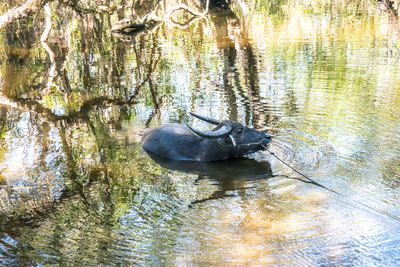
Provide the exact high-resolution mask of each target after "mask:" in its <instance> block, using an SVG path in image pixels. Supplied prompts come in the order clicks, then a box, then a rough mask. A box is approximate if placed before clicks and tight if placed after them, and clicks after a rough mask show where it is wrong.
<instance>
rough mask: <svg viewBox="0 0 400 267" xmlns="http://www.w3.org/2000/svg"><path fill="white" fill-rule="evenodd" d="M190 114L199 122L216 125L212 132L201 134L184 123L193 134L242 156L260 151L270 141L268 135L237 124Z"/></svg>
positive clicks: (201, 132)
mask: <svg viewBox="0 0 400 267" xmlns="http://www.w3.org/2000/svg"><path fill="white" fill-rule="evenodd" d="M190 114H191V115H192V116H194V117H196V118H198V119H200V120H203V121H206V122H208V123H211V124H214V125H217V127H215V128H214V129H213V130H212V131H210V132H203V131H200V130H197V129H195V128H193V127H192V126H190V125H189V124H187V123H186V122H184V123H185V125H186V126H187V127H188V128H189V129H190V130H191V131H192V132H193V133H195V134H196V135H198V136H201V137H204V138H208V139H215V140H216V141H217V142H218V143H219V144H220V145H222V146H230V147H232V148H234V149H236V150H237V151H238V152H243V154H249V153H252V152H255V151H258V150H261V149H263V146H265V147H266V146H267V145H268V143H269V142H270V141H271V136H270V135H269V134H267V133H263V132H260V131H257V130H254V129H251V128H249V127H246V126H244V125H243V124H241V123H239V122H234V121H227V120H224V121H218V120H214V119H211V118H207V117H204V116H201V115H197V114H194V113H190Z"/></svg>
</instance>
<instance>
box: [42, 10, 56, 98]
mask: <svg viewBox="0 0 400 267" xmlns="http://www.w3.org/2000/svg"><path fill="white" fill-rule="evenodd" d="M44 11H45V13H46V20H45V23H46V28H45V30H44V32H43V34H42V36H41V38H40V41H41V44H42V46H43V48H44V49H46V51H47V53H48V54H49V59H50V64H51V67H50V70H49V79H48V81H47V86H46V88H45V89H44V90H45V91H47V90H49V89H50V88H51V86H55V84H54V79H55V77H57V75H58V73H57V70H56V55H55V54H54V52H53V50H51V48H50V47H49V45H48V44H47V43H46V40H47V37H48V36H49V33H50V31H51V27H52V24H51V12H50V8H49V6H48V4H46V5H45V6H44Z"/></svg>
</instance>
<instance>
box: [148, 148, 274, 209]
mask: <svg viewBox="0 0 400 267" xmlns="http://www.w3.org/2000/svg"><path fill="white" fill-rule="evenodd" d="M147 154H148V155H149V156H150V157H151V158H152V159H153V160H154V161H155V162H156V163H158V164H159V165H160V166H161V167H163V168H166V169H169V170H173V171H178V172H184V173H189V174H195V175H197V176H198V178H197V179H196V181H195V183H199V182H200V181H201V180H202V179H210V180H212V181H213V182H214V183H215V184H216V185H217V186H218V189H217V190H216V191H214V192H213V194H212V195H211V196H210V197H208V198H205V199H201V200H196V201H193V202H192V203H191V205H194V204H197V203H202V202H205V201H208V200H216V199H221V198H225V197H231V196H232V195H230V194H229V192H231V191H242V190H246V189H249V188H252V187H251V184H252V182H254V181H257V180H265V179H268V178H270V177H273V174H272V170H271V165H270V164H269V163H268V162H258V161H255V160H251V159H246V158H241V159H230V160H224V161H216V162H201V161H200V162H198V161H177V160H170V159H167V158H164V157H160V156H158V155H156V154H154V153H151V152H147ZM249 185H250V187H249Z"/></svg>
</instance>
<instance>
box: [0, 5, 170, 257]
mask: <svg viewBox="0 0 400 267" xmlns="http://www.w3.org/2000/svg"><path fill="white" fill-rule="evenodd" d="M46 12H48V13H47V14H48V15H49V16H50V12H51V11H50V10H49V9H48V7H46ZM53 12H56V11H53ZM57 15H59V14H58V13H57ZM105 21H106V20H105V19H98V18H96V17H95V16H92V15H84V16H82V17H81V19H80V22H81V32H80V34H81V35H80V45H81V46H80V49H79V50H78V51H79V52H80V53H79V54H77V55H71V53H72V52H74V51H76V50H77V49H76V48H74V47H71V45H73V42H67V40H65V39H64V40H58V39H57V38H56V37H55V33H59V29H58V27H57V25H51V22H50V20H47V23H46V25H45V26H47V27H46V29H47V30H46V32H45V33H44V34H43V35H42V38H41V39H42V40H41V41H42V47H43V51H44V53H43V55H46V56H48V58H47V59H44V58H43V60H42V61H41V62H40V68H39V69H38V70H37V71H32V72H26V73H19V72H18V71H16V70H14V68H15V66H14V65H13V62H17V63H18V64H20V65H21V64H22V66H23V67H22V69H23V68H26V69H30V68H31V67H30V64H32V61H31V59H30V58H29V57H24V56H21V55H13V54H10V55H8V59H9V62H8V63H7V64H4V65H3V71H2V72H0V73H1V74H2V81H4V82H3V88H2V92H1V93H0V102H1V103H2V104H3V105H6V106H9V107H13V108H15V109H16V110H18V111H17V112H14V113H15V114H23V113H27V114H30V115H29V116H30V117H31V118H34V119H31V120H30V121H29V125H30V128H31V129H36V130H37V131H38V132H39V133H40V134H39V135H38V137H37V145H38V147H40V146H41V147H42V149H41V150H40V153H41V154H40V155H39V158H40V160H39V164H38V165H37V166H36V167H35V168H37V169H38V172H39V170H40V172H45V173H46V172H47V173H48V174H49V175H50V176H51V175H52V174H53V172H54V170H52V169H51V168H52V167H51V166H50V165H49V163H48V162H46V155H48V153H50V154H51V153H55V152H54V151H52V148H51V147H53V146H55V145H57V144H55V143H54V142H55V141H54V134H55V133H57V135H58V136H59V137H60V144H59V145H60V150H59V152H58V153H60V154H57V157H58V158H59V159H60V162H59V163H57V162H55V161H54V162H53V163H52V164H55V163H57V164H60V165H61V166H62V173H60V175H61V177H63V179H64V184H63V186H64V188H63V189H62V191H60V193H59V195H57V196H54V195H53V193H52V192H51V190H50V188H52V186H51V183H52V180H51V179H49V180H46V181H43V182H44V183H45V187H47V188H48V189H45V190H42V191H43V192H42V193H41V197H40V198H34V194H33V193H32V194H31V196H29V195H28V196H26V198H20V201H19V202H18V201H17V202H15V201H14V202H13V204H12V205H8V207H9V209H4V210H2V214H1V215H2V216H0V229H1V230H2V231H3V232H7V233H9V234H10V235H11V236H12V237H15V238H17V237H18V236H20V235H21V234H23V233H24V232H23V231H21V228H20V227H23V226H26V225H32V224H34V225H37V226H38V227H42V226H43V225H45V223H44V222H45V221H46V220H52V221H53V223H54V224H56V225H59V226H61V227H62V224H63V223H65V221H64V220H72V221H75V220H77V219H79V218H81V217H82V216H84V217H87V218H86V219H85V220H87V222H89V221H96V220H97V221H98V220H102V221H107V222H108V224H106V225H108V226H110V227H111V226H112V225H113V220H115V217H116V216H117V215H116V213H118V212H120V211H119V209H120V208H121V207H120V206H118V205H126V202H129V200H130V199H131V198H132V197H133V195H134V192H135V190H137V188H138V187H137V184H138V180H139V177H140V178H141V179H142V180H145V179H157V175H154V173H152V172H150V171H148V173H147V174H146V172H145V170H146V169H147V168H154V166H152V165H151V164H150V165H149V163H148V162H147V161H145V159H144V158H142V159H141V157H140V155H138V153H140V152H139V151H140V150H139V147H138V146H137V145H134V147H133V148H132V146H128V147H126V146H124V145H121V142H120V141H119V140H118V139H116V138H115V137H114V136H113V129H114V127H115V126H116V124H117V123H120V121H121V120H123V116H125V113H126V112H132V107H131V106H132V105H133V104H136V103H138V101H139V98H141V97H143V95H144V96H145V97H148V103H149V104H150V105H151V106H153V107H154V109H153V110H154V114H159V109H160V108H161V106H162V103H163V99H164V97H163V94H162V90H160V88H159V85H158V84H157V82H155V80H154V79H155V75H154V73H155V72H156V71H157V68H158V65H159V62H160V59H161V51H160V49H159V46H158V39H157V33H155V34H149V35H144V36H138V38H136V39H135V40H134V42H133V44H132V46H133V47H132V51H133V55H134V57H135V59H136V64H137V66H136V67H135V68H134V69H133V75H131V76H129V77H130V79H134V80H135V86H134V88H128V86H127V84H126V82H125V83H123V81H122V80H121V77H123V76H124V75H127V73H126V72H127V71H126V65H127V64H128V62H127V57H128V52H129V50H128V49H127V48H128V46H127V45H126V44H123V43H121V42H119V41H117V40H115V39H114V38H112V37H110V36H104V32H107V31H106V30H105V27H107V25H105V24H104V22H105ZM63 26H64V27H68V25H63ZM8 27H14V25H12V24H10V25H9V26H8ZM50 29H51V30H50ZM64 30H65V29H64ZM32 32H33V31H32ZM16 34H17V31H10V35H9V38H8V39H6V41H8V42H9V46H10V47H11V46H12V43H13V42H14V40H15V39H18V40H20V37H18V38H16V37H15V35H16ZM39 37H40V36H38V35H37V36H36V40H38V39H39ZM26 38H27V39H29V38H31V37H29V36H28V35H27V37H26ZM32 39H33V38H32ZM93 40H96V41H93ZM22 41H23V40H22ZM33 41H34V40H33ZM27 43H28V44H31V43H33V42H31V41H27ZM110 54H111V55H112V56H109V55H110ZM94 55H96V56H99V57H100V59H99V60H98V62H100V63H101V64H98V65H97V66H96V72H95V73H93V68H94V66H93V58H94ZM72 56H75V57H78V58H81V59H82V61H81V65H80V66H79V68H81V70H82V72H81V73H82V75H79V79H78V80H77V79H76V77H75V76H74V73H73V72H74V71H71V69H70V68H68V67H66V65H68V64H70V63H69V62H68V60H70V58H71V57H72ZM36 64H37V62H36ZM18 75H30V76H28V77H24V78H25V79H26V82H25V83H24V82H15V81H16V79H15V78H16V77H19V76H18ZM21 80H22V79H21ZM30 80H38V82H36V83H32V82H29V81H30ZM21 83H22V84H23V86H22V87H23V90H20V88H21V86H20V85H21ZM104 84H105V85H106V88H105V89H104V90H100V89H99V88H101V87H102V86H103V85H104ZM145 89H148V90H145ZM52 94H54V95H56V96H57V95H61V96H63V98H62V99H61V100H63V101H64V103H63V104H64V107H66V108H65V110H64V112H61V113H60V112H57V109H55V108H54V107H53V103H52V102H51V101H50V102H49V101H47V100H45V99H47V98H48V97H49V95H50V96H51V95H52ZM147 94H149V96H147ZM76 97H78V98H79V102H77V103H71V102H73V99H75V98H76ZM68 107H69V108H68ZM5 112H6V113H7V114H8V113H10V112H11V111H10V110H9V109H8V110H7V111H5ZM108 112H112V113H113V114H114V115H113V116H109V115H108ZM21 117H22V116H21V115H18V116H17V117H14V118H12V119H11V120H12V121H13V122H14V124H18V122H19V121H20V120H21ZM151 118H152V117H150V118H149V120H150V119H151ZM8 124H10V123H8ZM2 125H3V124H2ZM5 131H8V132H10V129H8V130H7V129H6V130H5ZM77 131H78V132H80V133H81V134H82V135H85V136H88V139H87V140H84V142H83V143H77V141H76V132H77ZM34 132H35V131H34ZM52 136H53V137H52ZM85 146H86V147H85ZM88 148H89V150H88V151H86V149H88ZM5 149H7V148H5ZM129 149H132V151H130V150H129ZM2 151H3V150H2ZM87 153H90V155H91V158H92V159H93V164H87V163H86V162H85V161H86V159H85V155H86V154H87ZM119 158H126V161H127V163H125V164H128V166H125V165H124V164H121V162H120V161H119V160H118V159H119ZM131 161H132V162H131ZM35 170H36V169H35ZM142 170H143V171H144V174H143V173H142ZM136 178H137V179H136ZM1 182H3V180H1ZM4 182H5V183H6V184H5V185H4V190H2V194H3V191H4V192H7V190H9V189H10V190H12V187H10V186H8V185H7V181H6V180H5V181H4ZM2 189H3V188H2ZM32 190H33V191H34V189H32ZM35 190H36V189H35ZM46 190H47V191H46ZM16 195H17V194H16V193H15V192H14V193H13V194H12V196H11V193H10V194H8V197H13V198H15V197H16ZM30 197H32V198H30ZM119 198H122V199H119ZM116 199H117V200H116ZM1 200H2V201H3V200H4V201H7V200H8V199H7V194H5V193H4V194H3V195H2V198H1ZM71 203H73V205H75V206H76V211H75V210H74V209H72V207H70V204H71ZM116 203H117V204H116ZM99 205H100V206H102V209H100V210H99V208H98V206H99ZM16 211H17V212H16ZM79 213H83V214H79ZM63 214H64V215H63ZM3 215H4V216H3ZM57 220H61V221H60V222H58V221H57ZM11 222H12V223H11ZM50 232H51V231H50ZM54 234H57V233H54ZM56 239H57V238H56V237H54V240H56ZM58 239H60V238H58ZM103 240H104V242H110V238H108V237H105V238H104V239H103ZM84 242H86V241H85V240H82V243H84ZM96 242H102V241H101V240H99V241H96ZM96 244H98V243H95V244H94V245H96ZM99 245H100V244H99ZM103 246H109V244H103ZM18 249H22V250H23V251H26V249H24V248H21V247H18Z"/></svg>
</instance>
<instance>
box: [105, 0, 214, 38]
mask: <svg viewBox="0 0 400 267" xmlns="http://www.w3.org/2000/svg"><path fill="white" fill-rule="evenodd" d="M161 3H162V2H160V4H158V5H157V6H156V7H155V9H154V10H153V11H152V12H151V13H149V14H147V15H146V16H144V17H143V18H141V19H139V20H135V21H133V20H131V19H123V20H121V21H118V22H117V23H116V24H114V26H113V27H112V29H111V31H112V32H114V33H121V34H133V33H136V32H142V31H144V30H145V29H148V28H151V27H154V25H158V24H160V23H161V22H167V23H168V25H171V26H172V27H176V28H187V27H189V26H190V24H191V23H193V22H194V21H196V20H199V19H207V18H206V15H207V14H208V10H209V3H210V0H207V2H206V8H205V9H204V11H203V12H200V11H196V10H193V9H191V8H189V7H188V6H187V5H185V4H183V3H180V4H179V5H176V6H174V7H172V8H171V9H169V10H168V11H167V12H164V16H163V17H159V16H157V15H155V14H156V13H157V11H158V9H159V8H160V7H161V8H162V5H161ZM179 10H184V11H186V12H187V13H189V14H191V15H192V16H193V17H192V18H190V19H189V20H188V21H186V22H184V23H180V22H176V21H174V20H173V19H172V15H173V13H175V12H177V11H179Z"/></svg>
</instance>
